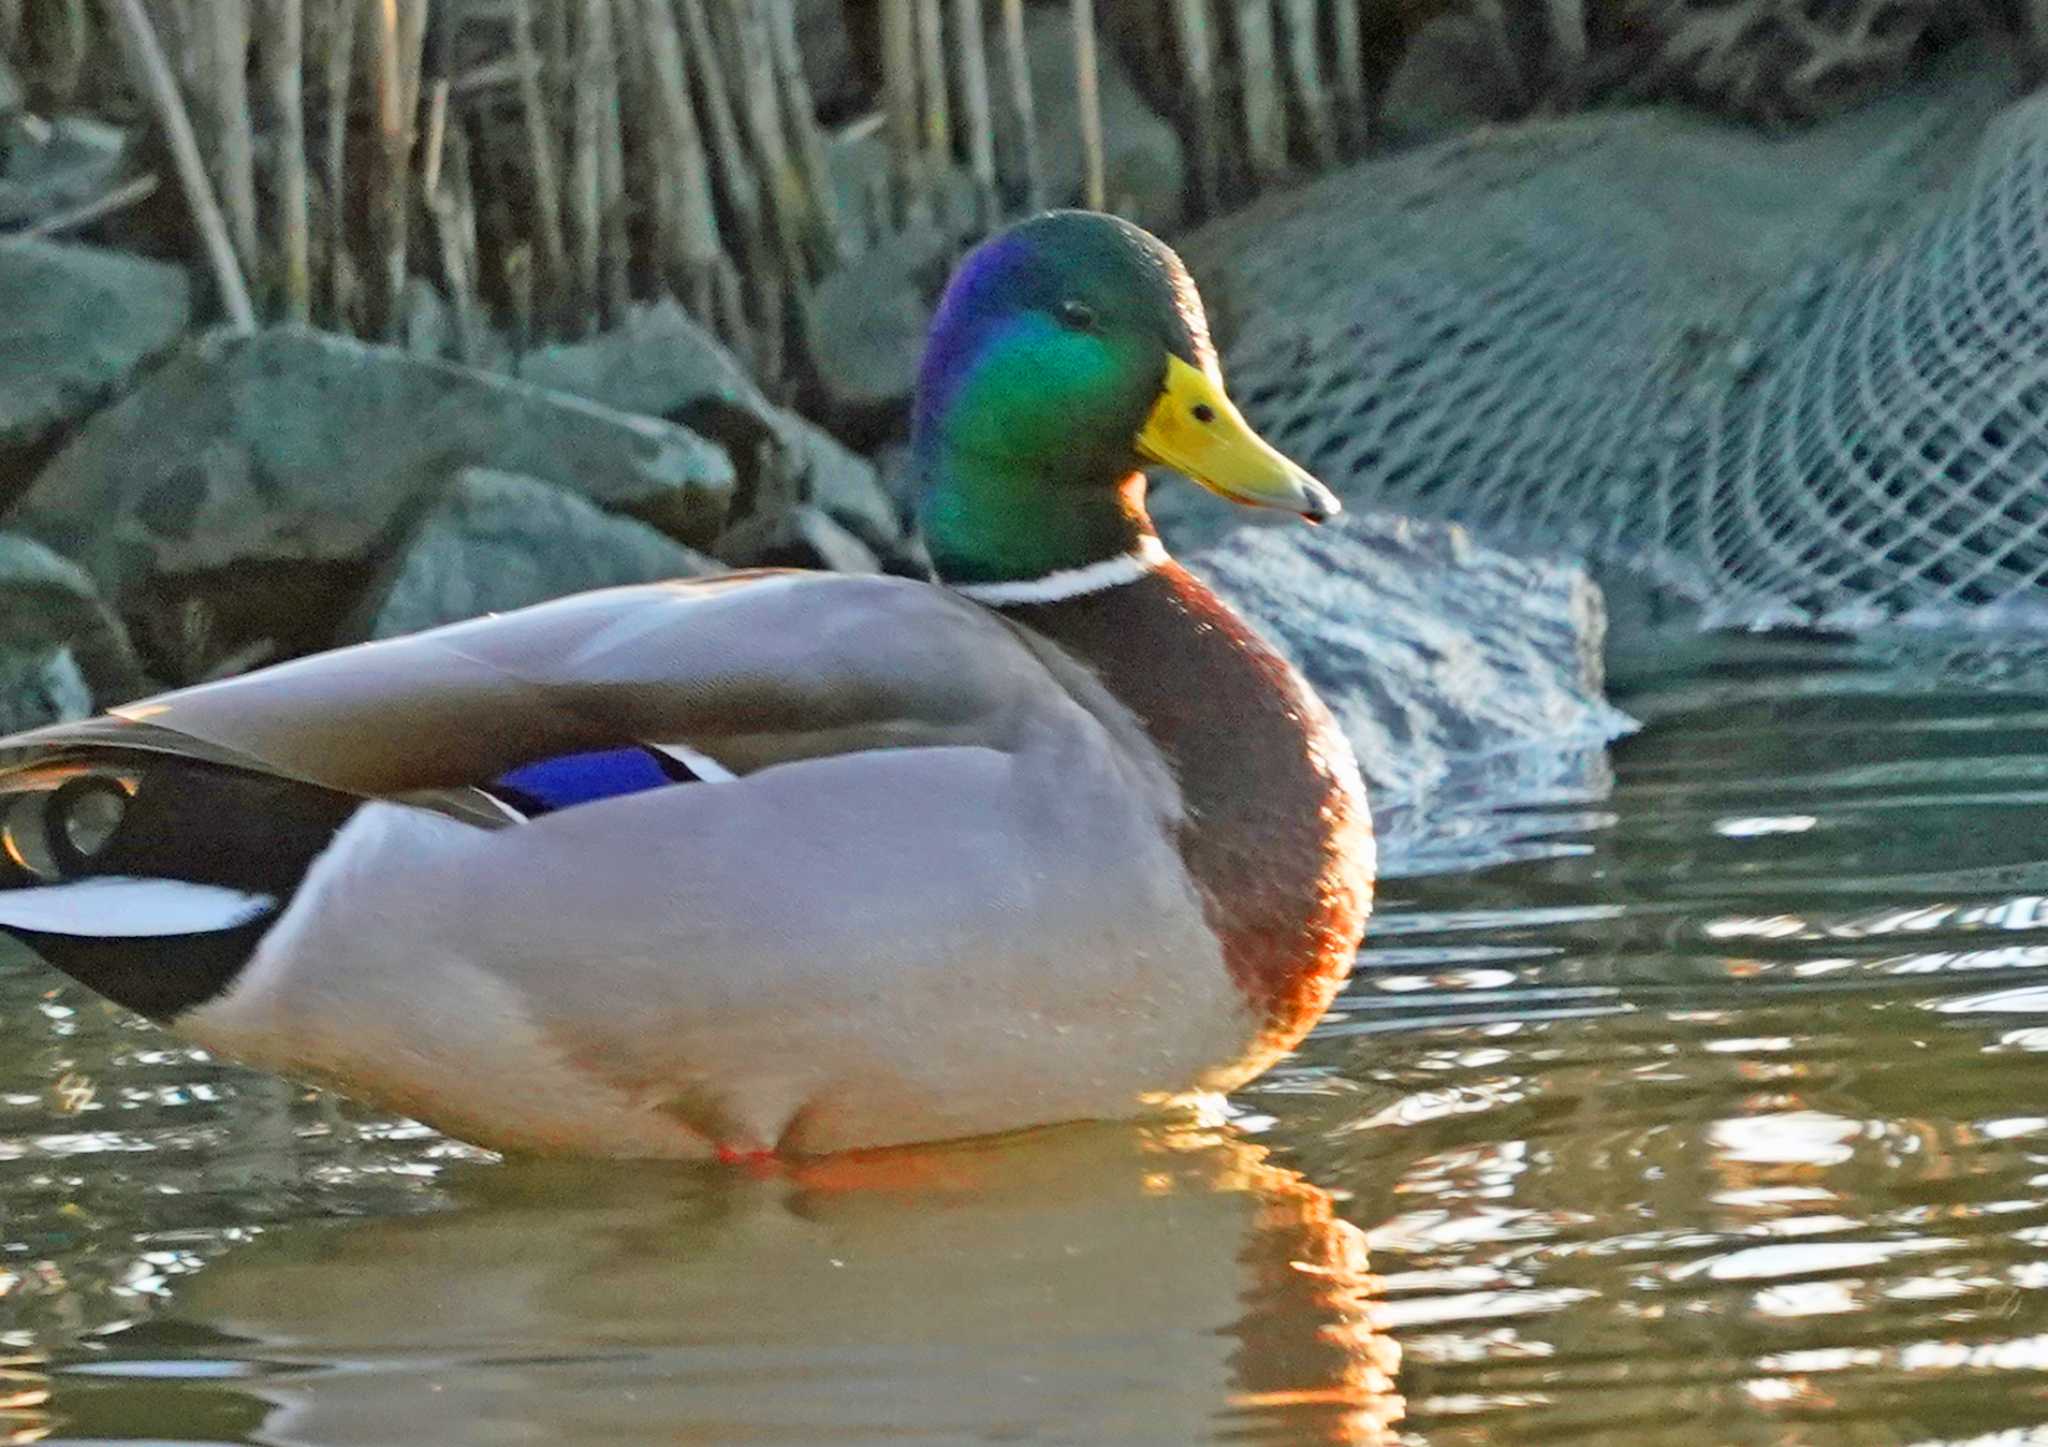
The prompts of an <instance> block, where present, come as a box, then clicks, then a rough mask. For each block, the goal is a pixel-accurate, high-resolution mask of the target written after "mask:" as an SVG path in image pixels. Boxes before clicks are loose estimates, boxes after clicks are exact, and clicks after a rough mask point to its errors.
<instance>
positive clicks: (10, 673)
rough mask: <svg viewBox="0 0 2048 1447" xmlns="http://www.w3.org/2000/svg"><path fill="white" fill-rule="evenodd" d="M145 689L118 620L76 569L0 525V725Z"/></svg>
mask: <svg viewBox="0 0 2048 1447" xmlns="http://www.w3.org/2000/svg"><path fill="white" fill-rule="evenodd" d="M147 691H148V680H147V679H146V678H145V677H144V676H143V672H142V668H141V666H140V664H139V663H138V662H137V661H136V657H135V650H134V648H133V647H132V646H131V645H130V643H129V640H128V635H127V632H126V631H125V630H124V629H123V628H122V627H121V624H120V622H119V620H117V619H116V618H115V617H114V616H113V614H112V613H111V612H109V611H108V609H107V607H106V605H105V604H104V603H102V602H101V601H100V598H99V595H98V594H97V593H95V592H94V591H93V586H92V582H91V580H90V579H88V578H87V577H86V575H85V572H84V570H83V569H81V568H79V567H78V566H77V565H76V564H74V563H70V562H66V561H65V560H64V559H63V558H61V557H59V556H57V554H55V553H53V552H51V551H50V550H49V549H48V548H45V547H44V546H42V545H41V544H40V543H37V542H35V541H34V540H32V539H30V538H25V537H22V536H21V535H19V534H17V533H0V733H12V732H14V731H15V730H17V729H24V728H32V727H34V726H35V725H37V724H40V723H48V722H51V721H53V720H56V719H59V718H79V717H83V716H84V715H85V714H88V713H90V712H92V709H93V706H94V704H95V702H97V703H98V704H100V705H107V704H114V703H121V702H125V701H126V700H128V699H130V698H134V697H136V696H137V695H139V694H142V693H144V692H147Z"/></svg>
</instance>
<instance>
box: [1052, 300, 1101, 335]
mask: <svg viewBox="0 0 2048 1447" xmlns="http://www.w3.org/2000/svg"><path fill="white" fill-rule="evenodd" d="M1059 317H1060V325H1061V326H1063V327H1066V328H1068V329H1069V330H1070V331H1076V332H1092V331H1094V330H1095V308H1094V307H1092V306H1090V305H1088V303H1087V302H1085V301H1063V302H1061V303H1060V308H1059Z"/></svg>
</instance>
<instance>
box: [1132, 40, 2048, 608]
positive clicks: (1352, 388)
mask: <svg viewBox="0 0 2048 1447" xmlns="http://www.w3.org/2000/svg"><path fill="white" fill-rule="evenodd" d="M2008 86H2009V81H2008V78H2007V77H2006V76H2004V75H2003V74H2001V73H1998V72H1997V71H1996V70H1995V68H1994V67H1990V66H1988V65H1986V64H1985V63H1984V62H1983V60H1982V58H1981V57H1972V58H1968V59H1967V60H1966V61H1965V62H1962V63H1958V64H1957V65H1955V66H1953V67H1952V68H1951V69H1949V70H1948V71H1947V72H1946V73H1944V74H1941V75H1937V76H1934V77H1931V78H1929V79H1928V80H1927V81H1926V82H1925V83H1924V84H1923V85H1922V86H1920V87H1919V88H1917V89H1916V90H1914V91H1912V92H1909V93H1906V94H1902V95H1898V96H1894V97H1892V98H1890V99H1889V100H1887V101H1885V102H1883V103H1881V104H1879V105H1876V106H1872V107H1870V108H1868V109H1866V110H1864V111H1861V112H1858V113H1857V114H1856V115H1855V116H1853V117H1850V118H1848V119H1845V120H1843V121H1839V122H1836V123H1833V124H1831V125H1828V126H1825V127H1822V128H1820V129H1818V130H1815V131H1813V132H1809V133H1807V134H1805V135H1802V136H1798V137H1793V138H1789V139H1782V140H1772V139H1768V138H1764V137H1759V136H1755V135H1752V134H1749V133H1746V132H1742V131H1739V130H1735V129H1733V128H1729V127H1725V126H1721V125H1717V124H1714V123H1712V122H1708V121H1703V120H1700V119H1698V118H1694V117H1686V116H1682V115H1676V114H1671V113H1664V112H1640V111H1639V112H1629V113H1618V114H1611V115H1604V116H1603V115H1591V116H1582V117H1577V118H1573V119H1571V120H1567V121H1560V122H1553V123H1548V124H1543V125H1537V126H1531V127H1526V128H1522V129H1520V130H1518V131H1514V132H1504V133H1500V134H1497V135H1491V136H1480V137H1476V138H1471V139H1468V140H1465V141H1460V142H1453V143H1450V144H1449V145H1447V146H1444V147H1439V148H1436V149H1435V150H1432V151H1428V152H1422V153H1417V154H1415V155H1412V156H1407V157H1401V158H1397V159H1395V160H1392V161H1388V162H1383V163H1380V164H1377V165H1372V166H1366V167H1361V168H1358V169H1357V170H1354V171H1352V172H1350V173H1347V174H1346V175H1343V176H1339V177H1334V178H1331V179H1330V180H1328V181H1326V182H1323V183H1321V184H1319V185H1317V186H1314V187H1310V188H1307V189H1306V190H1304V191H1302V192H1299V193H1296V194H1295V195H1293V196H1290V197H1285V198H1279V199H1277V200H1276V201H1275V202H1273V203H1272V204H1269V205H1265V206H1261V207H1258V208H1254V210H1253V211H1251V212H1249V213H1246V214H1245V215H1243V216H1240V217H1237V218H1233V219H1232V220H1231V221H1230V222H1227V223H1224V224H1223V225H1221V226H1218V227H1216V228H1212V230H1211V231H1209V232H1207V233H1204V234H1203V235H1201V236H1199V237H1197V238H1195V239H1194V241H1193V242H1192V243H1191V244H1190V246H1189V247H1188V248H1187V249H1188V251H1189V254H1190V258H1191V261H1192V263H1193V265H1194V266H1195V269H1196V273H1197V276H1198V277H1199V278H1200V279H1201V280H1202V281H1203V283H1204V287H1205V290H1207V291H1209V292H1211V293H1212V294H1215V295H1216V296H1217V298H1218V299H1219V300H1220V303H1221V305H1220V310H1221V312H1222V313H1223V317H1222V327H1221V328H1220V330H1222V331H1223V332H1224V333H1225V334H1226V336H1228V338H1229V339H1228V341H1227V345H1226V352H1225V365H1226V369H1227V372H1228V375H1229V377H1230V379H1231V384H1232V391H1233V392H1234V393H1235V394H1237V395H1238V397H1239V400H1240V401H1241V402H1242V403H1243V404H1244V406H1245V409H1246V411H1247V413H1248V414H1250V415H1251V416H1252V417H1253V419H1254V420H1255V421H1257V422H1258V423H1259V424H1260V425H1261V426H1262V427H1264V428H1265V429H1267V430H1268V431H1269V432H1270V433H1271V434H1272V435H1273V436H1274V437H1275V439H1276V440H1277V441H1278V442H1279V443H1280V444H1281V445H1282V446H1283V447H1285V448H1286V449H1288V450H1289V451H1291V452H1293V453H1294V454H1295V455H1297V456H1299V457H1300V458H1301V459H1302V460H1303V461H1304V462H1306V463H1308V464H1309V465H1310V466H1311V467H1313V468H1315V469H1317V470H1318V471H1319V472H1320V473H1321V474H1322V475H1323V477H1324V478H1325V480H1326V481H1328V482H1330V483H1331V484H1332V485H1333V486H1336V487H1337V488H1338V489H1339V491H1341V492H1343V493H1345V494H1346V495H1347V496H1348V497H1349V498H1350V499H1351V500H1352V501H1354V502H1357V503H1363V504H1369V505H1386V506H1391V507H1395V508H1399V509H1402V510H1407V511H1416V512H1423V513H1430V514H1436V515H1440V516H1448V517H1451V518H1455V519H1458V520H1460V521H1463V522H1466V523H1468V524H1470V525H1472V526H1473V527H1474V528H1475V530H1476V531H1478V532H1480V533H1481V535H1482V536H1484V537H1486V538H1488V540H1490V541H1494V542H1497V543H1507V544H1514V545H1521V546H1524V547H1536V548H1546V549H1547V548H1567V549H1570V550H1573V551H1577V552H1581V553H1583V554H1585V555H1587V556H1590V557H1592V558H1594V559H1596V560H1598V561H1601V562H1603V563H1607V564H1610V565H1616V564H1618V565H1622V566H1625V567H1628V568H1631V569H1634V570H1636V571H1637V572H1639V573H1642V574H1644V575H1647V576H1648V577H1649V578H1651V579H1652V580H1654V581H1655V582H1657V583H1659V584H1660V585H1662V586H1663V587H1665V588H1666V589H1669V590H1671V591H1673V592H1676V593H1677V594H1679V595H1680V596H1682V597H1684V598H1685V599H1687V600H1689V601H1692V602H1694V603H1697V604H1700V605H1703V606H1704V607H1705V608H1706V609H1707V610H1708V612H1709V616H1710V617H1711V618H1712V619H1713V620H1715V621H1720V622H1738V623H1786V624H1797V623H1819V624H1828V625H1851V626H1853V625H1858V624H1867V623H1869V622H1872V621H1875V620H1877V619H1879V618H1883V617H1892V616H1898V615H1901V614H1914V615H1935V616H1939V615H1943V614H1945V613H1953V612H1955V611H1957V610H1960V609H1969V610H1972V611H1974V612H1976V613H1977V614H1979V615H1980V616H1982V615H1983V613H1984V611H1985V610H1992V611H2006V610H2011V611H2020V610H2028V609H2029V608H2038V607H2041V606H2042V605H2043V604H2044V603H2048V591H2044V589H2043V585H2044V583H2048V98H2036V99H2029V100H2025V101H2022V102H2020V103H2018V104H2008V102H2009V101H2010V98H2011V94H2012V92H2011V91H2010V89H2009V88H2008ZM1233 319H1238V320H1241V325H1239V326H1236V327H1233V326H1232V321H1233ZM1232 333H1234V335H1232ZM1189 497H1190V490H1188V489H1178V488H1176V489H1171V490H1161V492H1160V496H1159V499H1158V501H1159V508H1158V510H1159V511H1160V513H1161V515H1162V517H1163V518H1164V520H1165V522H1166V525H1167V527H1168V529H1169V532H1170V533H1179V534H1180V535H1181V536H1182V537H1183V538H1184V539H1187V538H1198V537H1201V536H1205V535H1207V534H1208V533H1209V532H1211V531H1213V530H1214V529H1215V528H1217V527H1219V526H1221V525H1222V522H1223V519H1222V518H1221V517H1220V516H1218V515H1217V514H1215V513H1212V512H1210V511H1208V510H1207V509H1206V508H1205V506H1204V505H1203V504H1200V503H1197V502H1193V501H1190V500H1189Z"/></svg>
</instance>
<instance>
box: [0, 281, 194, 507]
mask: <svg viewBox="0 0 2048 1447" xmlns="http://www.w3.org/2000/svg"><path fill="white" fill-rule="evenodd" d="M189 317H190V299H189V296H188V288H187V283H186V279H185V274H184V272H182V271H180V270H178V269H177V268H176V267H172V266H162V265H159V264H158V263H156V262H153V261H144V260H142V259H141V258H139V257H133V256H124V255H122V254H121V253H119V252H114V251H103V250H100V249H99V248H96V247H90V246H68V245H59V244H57V243H55V242H47V241H26V240H0V508H4V507H5V506H6V504H7V502H8V501H9V499H11V498H12V497H13V496H14V495H15V494H17V493H18V492H19V491H20V490H21V488H22V487H23V486H24V485H26V483H27V481H28V475H29V472H30V469H31V467H32V466H33V464H34V462H35V461H36V460H37V459H38V458H39V457H40V456H41V454H42V453H43V451H44V450H45V449H46V448H47V447H49V446H50V445H51V444H52V443H53V442H54V441H55V439H56V438H58V437H59V436H60V435H61V434H62V432H63V430H64V429H65V428H66V427H67V426H70V425H71V424H73V423H76V422H78V421H79V420H80V419H82V418H83V417H85V416H86V415H87V414H88V413H90V412H91V411H92V410H93V409H94V408H95V407H98V406H99V405H100V404H101V403H103V402H105V401H106V400H107V399H108V398H109V397H111V396H112V395H113V394H114V393H115V392H116V391H118V390H119V389H120V388H122V387H124V386H126V385H127V384H128V382H129V381H130V380H131V379H132V378H133V377H134V375H135V374H136V372H137V371H138V370H139V369H140V368H141V367H142V366H143V365H144V364H146V363H148V362H149V361H151V360H153V359H154V358H156V357H158V356H160V355H162V354H163V353H164V352H165V351H166V350H167V349H169V348H170V347H171V346H172V345H174V344H175V343H176V342H177V340H178V338H179V337H180V336H182V335H183V334H184V331H185V326H186V322H187V321H188V319H189Z"/></svg>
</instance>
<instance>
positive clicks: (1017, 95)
mask: <svg viewBox="0 0 2048 1447" xmlns="http://www.w3.org/2000/svg"><path fill="white" fill-rule="evenodd" d="M1003 68H1004V69H1005V70H1006V71H1007V72H1008V73H1009V80H1010V111H1011V118H1012V119H1013V120H1014V121H1015V122H1016V127H1017V147H1018V153H1019V155H1020V156H1021V157H1022V159H1023V162H1024V204H1025V206H1026V207H1027V208H1028V209H1030V210H1032V211H1036V210H1038V209H1040V208H1041V207H1043V206H1044V205H1045V167H1044V165H1043V163H1042V162H1041V161H1040V160H1039V155H1038V115H1037V111H1036V107H1034V106H1033V105H1032V102H1031V59H1030V56H1029V55H1028V54H1027V53H1026V51H1025V49H1024V0H1003Z"/></svg>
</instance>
